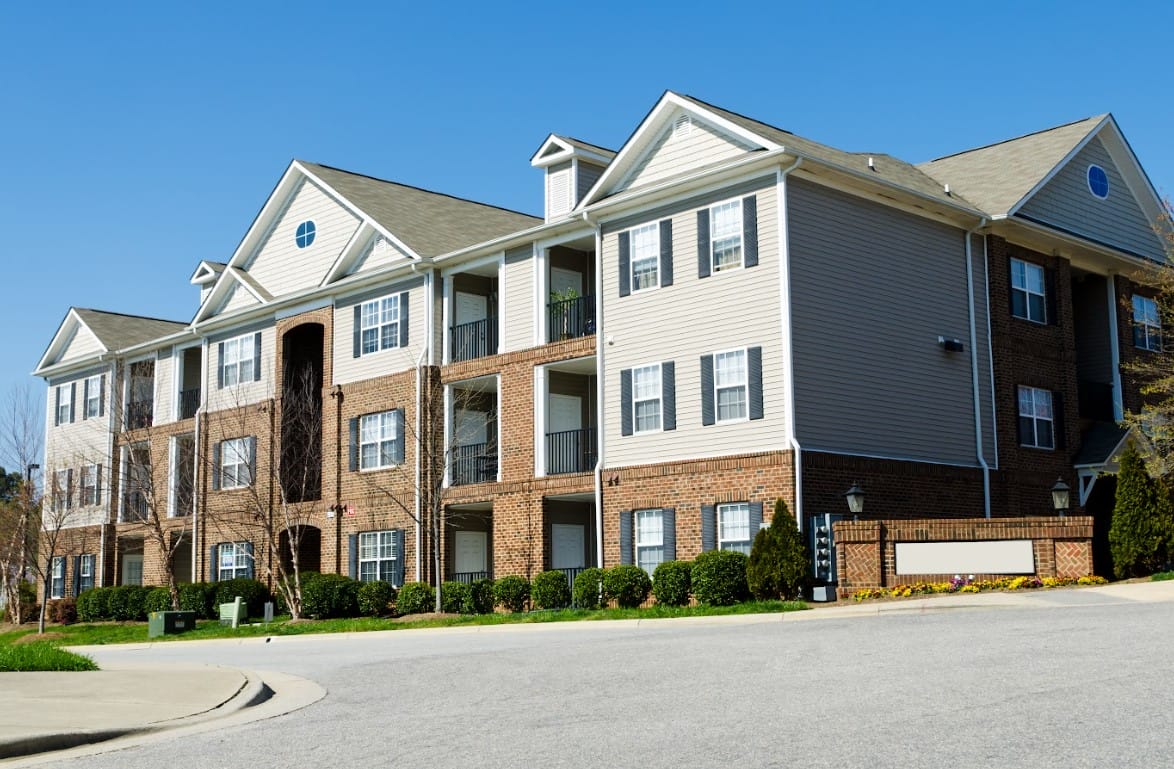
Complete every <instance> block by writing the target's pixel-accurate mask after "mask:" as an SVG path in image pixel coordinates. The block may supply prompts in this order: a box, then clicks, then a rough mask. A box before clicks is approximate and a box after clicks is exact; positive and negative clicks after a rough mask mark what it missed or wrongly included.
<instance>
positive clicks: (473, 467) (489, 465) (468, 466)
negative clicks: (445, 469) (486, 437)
mask: <svg viewBox="0 0 1174 769" xmlns="http://www.w3.org/2000/svg"><path fill="white" fill-rule="evenodd" d="M450 480H451V482H452V485H453V486H467V485H468V484H470V483H486V482H488V481H496V480H497V447H496V446H494V445H492V444H490V443H473V444H469V445H465V446H454V447H453V449H452V471H451V474H450Z"/></svg>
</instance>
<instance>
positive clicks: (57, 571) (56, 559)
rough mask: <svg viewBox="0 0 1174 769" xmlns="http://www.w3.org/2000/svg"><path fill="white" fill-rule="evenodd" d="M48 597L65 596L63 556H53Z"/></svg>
mask: <svg viewBox="0 0 1174 769" xmlns="http://www.w3.org/2000/svg"><path fill="white" fill-rule="evenodd" d="M49 597H50V598H64V597H65V557H64V556H60V555H56V556H53V567H52V579H51V580H50V584H49Z"/></svg>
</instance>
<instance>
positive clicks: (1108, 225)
mask: <svg viewBox="0 0 1174 769" xmlns="http://www.w3.org/2000/svg"><path fill="white" fill-rule="evenodd" d="M1090 164H1095V165H1098V166H1100V167H1101V168H1103V169H1105V174H1106V175H1107V176H1108V177H1109V197H1108V198H1106V199H1104V200H1102V199H1100V198H1098V197H1096V196H1095V195H1093V194H1092V192H1091V191H1090V190H1089V188H1088V167H1089V165H1090ZM1016 215H1017V216H1022V217H1024V218H1028V219H1031V220H1033V221H1037V222H1041V223H1043V224H1050V225H1052V226H1055V227H1058V228H1060V229H1061V230H1064V231H1066V232H1071V233H1074V234H1076V235H1082V236H1084V237H1086V238H1089V239H1090V240H1095V241H1097V242H1099V243H1105V244H1107V245H1110V246H1113V247H1116V248H1120V249H1123V250H1125V251H1129V252H1130V253H1134V254H1138V255H1141V256H1146V257H1149V258H1151V259H1157V260H1161V259H1162V257H1163V253H1164V252H1163V249H1162V243H1161V241H1160V240H1159V239H1158V236H1157V235H1156V234H1155V233H1154V229H1153V225H1154V223H1153V222H1150V221H1149V220H1148V219H1147V218H1146V215H1145V213H1144V212H1143V211H1142V209H1141V206H1139V205H1138V203H1137V199H1136V198H1134V197H1133V193H1132V192H1130V190H1129V187H1128V186H1127V185H1126V184H1125V180H1124V178H1122V176H1121V173H1120V172H1119V171H1118V170H1117V166H1116V165H1115V164H1114V163H1113V158H1112V157H1110V155H1109V153H1108V151H1107V150H1106V149H1105V145H1104V144H1102V143H1101V140H1100V139H1099V138H1094V139H1093V140H1092V141H1090V142H1089V143H1088V144H1087V145H1086V146H1085V147H1084V149H1082V150H1081V151H1080V152H1079V153H1077V155H1076V157H1074V158H1073V159H1072V160H1070V161H1068V164H1067V165H1065V166H1064V168H1062V169H1061V170H1060V172H1059V173H1057V174H1056V175H1055V176H1054V177H1053V178H1052V180H1051V181H1049V182H1048V183H1047V184H1045V185H1044V187H1043V189H1041V190H1040V191H1039V192H1037V193H1036V194H1035V195H1034V196H1033V197H1032V198H1031V199H1030V200H1028V201H1027V203H1025V204H1024V206H1023V207H1022V208H1020V209H1019V212H1018V213H1017V214H1016Z"/></svg>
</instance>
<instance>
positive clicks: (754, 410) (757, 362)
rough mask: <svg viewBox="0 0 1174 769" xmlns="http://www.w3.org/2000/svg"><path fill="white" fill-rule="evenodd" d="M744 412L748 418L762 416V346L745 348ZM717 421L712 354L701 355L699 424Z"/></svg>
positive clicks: (759, 417)
mask: <svg viewBox="0 0 1174 769" xmlns="http://www.w3.org/2000/svg"><path fill="white" fill-rule="evenodd" d="M746 414H747V416H749V417H750V419H762V418H763V416H764V411H763V401H762V348H761V347H747V348H746ZM716 422H717V391H716V390H715V389H714V385H713V356H712V355H702V356H701V424H703V425H712V424H715V423H716Z"/></svg>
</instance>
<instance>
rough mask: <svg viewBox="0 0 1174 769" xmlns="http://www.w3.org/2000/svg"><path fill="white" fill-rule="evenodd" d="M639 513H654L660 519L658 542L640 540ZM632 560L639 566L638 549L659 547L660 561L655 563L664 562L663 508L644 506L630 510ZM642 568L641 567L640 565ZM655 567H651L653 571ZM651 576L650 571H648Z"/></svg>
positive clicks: (650, 514)
mask: <svg viewBox="0 0 1174 769" xmlns="http://www.w3.org/2000/svg"><path fill="white" fill-rule="evenodd" d="M641 515H646V516H652V515H655V516H656V517H657V518H659V519H660V541H659V542H642V541H640V517H641ZM632 529H633V531H632V550H633V552H632V560H633V561H634V562H635V564H636V565H637V566H640V551H641V550H647V549H652V548H660V561H658V562H657V565H660V564H662V563H664V510H663V509H661V508H659V507H654V508H646V509H643V510H635V511H633V512H632ZM641 568H643V567H641ZM655 570H656V567H655V566H654V567H653V571H655ZM648 576H650V577H651V576H652V572H649V573H648Z"/></svg>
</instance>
